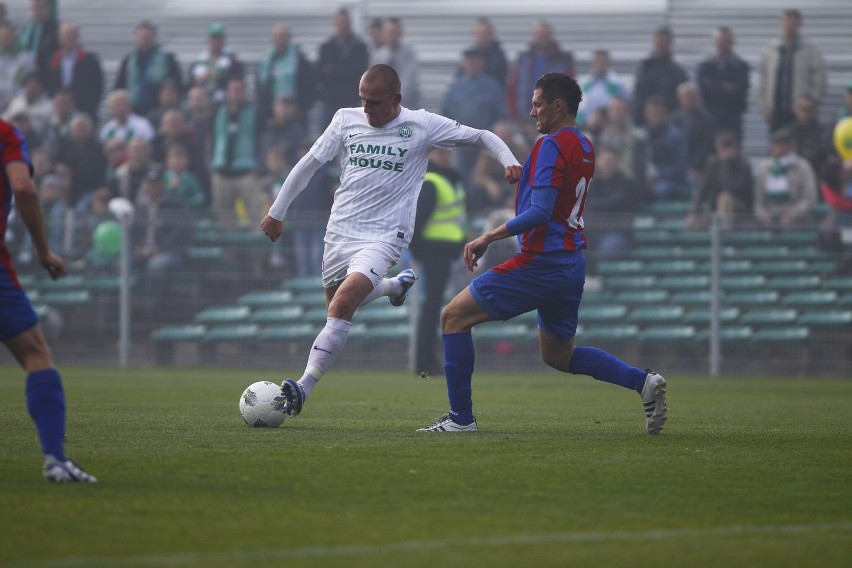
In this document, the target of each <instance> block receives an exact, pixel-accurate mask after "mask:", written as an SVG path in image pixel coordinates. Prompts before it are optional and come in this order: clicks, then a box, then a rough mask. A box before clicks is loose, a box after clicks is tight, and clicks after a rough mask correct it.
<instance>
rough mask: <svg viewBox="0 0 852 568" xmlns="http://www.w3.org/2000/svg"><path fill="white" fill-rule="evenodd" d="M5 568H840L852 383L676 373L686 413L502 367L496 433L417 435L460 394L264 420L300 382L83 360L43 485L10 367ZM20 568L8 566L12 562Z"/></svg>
mask: <svg viewBox="0 0 852 568" xmlns="http://www.w3.org/2000/svg"><path fill="white" fill-rule="evenodd" d="M0 371H2V372H1V373H0V377H2V378H0V432H2V434H0V480H2V482H0V565H2V566H15V567H17V566H28V567H29V566H84V567H90V566H109V567H112V566H252V567H254V566H259V565H263V566H266V565H286V566H347V567H348V566H406V567H407V566H429V567H434V566H441V565H446V566H489V567H490V566H569V565H571V566H575V565H576V566H582V565H589V566H607V567H610V566H639V565H654V566H685V565H688V566H690V568H695V567H700V566H768V567H769V566H771V567H775V566H796V567H800V566H820V567H823V566H840V565H845V563H846V562H848V559H849V558H850V557H852V381H848V380H834V381H832V380H817V379H807V380H795V379H771V378H754V379H742V378H740V379H710V378H706V377H675V376H672V377H667V378H668V380H669V406H670V417H669V421H668V424H667V426H666V428H665V430H664V431H663V433H662V434H661V435H660V436H657V437H652V436H648V435H647V434H646V433H645V432H644V420H643V416H642V409H641V404H640V401H639V399H638V397H637V396H636V395H635V394H632V393H630V392H628V391H626V390H624V389H620V388H617V387H613V386H611V385H606V384H602V383H599V382H596V381H593V380H590V379H588V378H584V377H574V376H568V375H559V374H557V373H544V374H538V373H531V374H526V375H517V374H516V375H511V374H494V373H480V374H478V375H477V376H476V377H475V378H474V388H475V391H474V395H475V398H476V401H477V406H476V407H475V411H476V414H477V417H478V420H479V425H480V431H479V432H478V433H476V434H457V435H440V434H423V433H415V432H414V430H415V429H416V428H418V427H420V426H423V425H425V424H427V423H428V422H429V421H430V420H431V419H432V418H434V417H435V416H437V415H438V414H440V413H442V412H443V411H445V410H446V406H447V403H446V391H445V388H444V384H443V380H431V381H427V380H418V379H414V378H410V377H409V376H408V374H406V373H395V374H394V373H379V374H376V373H362V372H346V371H343V370H335V371H333V372H331V373H330V374H329V375H328V376H327V377H326V378H325V379H323V381H322V383H321V384H320V385H319V386H318V388H317V389H316V390H315V391H314V395H313V397H312V399H311V400H310V401H309V403H308V405H307V406H306V410H305V412H304V414H303V415H302V416H299V417H298V418H295V419H289V420H287V421H286V422H285V423H284V425H283V426H282V427H281V428H279V429H273V430H262V429H260V430H255V429H251V428H248V427H246V426H245V425H244V424H243V422H242V420H241V419H240V417H239V414H238V411H237V400H238V398H239V395H240V393H241V392H242V390H243V388H245V387H246V386H247V385H248V384H249V383H251V382H254V381H255V380H261V379H266V378H271V379H274V380H278V379H279V378H280V377H279V376H278V373H256V372H247V371H243V370H239V371H235V370H230V371H229V370H222V369H215V370H181V371H161V370H129V371H119V370H110V369H65V370H64V381H65V385H66V394H67V398H68V402H69V424H68V452H69V455H71V456H72V457H74V458H75V459H76V460H78V461H79V462H81V463H82V464H83V465H84V466H85V467H86V468H87V469H88V470H89V471H91V473H93V474H95V475H97V476H98V477H99V478H100V480H101V483H99V484H98V485H95V486H53V485H48V484H46V483H45V482H43V481H42V479H41V475H40V459H39V453H38V445H37V439H36V436H35V430H34V428H33V426H32V424H31V422H30V420H29V417H28V416H27V413H26V409H25V406H24V393H23V379H22V376H21V373H20V372H19V371H18V370H16V369H12V368H11V367H5V368H2V369H0ZM4 563H5V564H4Z"/></svg>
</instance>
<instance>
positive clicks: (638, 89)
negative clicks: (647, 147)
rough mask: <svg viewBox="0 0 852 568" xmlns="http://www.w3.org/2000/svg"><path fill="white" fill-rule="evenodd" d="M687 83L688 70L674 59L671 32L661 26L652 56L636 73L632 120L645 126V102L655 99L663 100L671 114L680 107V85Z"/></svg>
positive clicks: (656, 34) (655, 38)
mask: <svg viewBox="0 0 852 568" xmlns="http://www.w3.org/2000/svg"><path fill="white" fill-rule="evenodd" d="M686 80H687V76H686V71H685V70H684V69H683V67H681V66H680V65H678V64H677V63H676V62H675V60H674V58H673V57H672V32H671V30H670V29H669V28H667V27H662V28H660V29H658V30H657V31H656V32H654V48H653V50H652V51H651V55H650V56H649V57H647V58H646V59H643V60H642V61H641V62H640V63H639V70H638V71H637V72H636V83H635V85H634V88H633V102H634V105H635V106H634V107H633V121H634V122H635V123H636V124H637V125H642V124H645V116H644V112H645V102H646V101H647V100H648V99H649V98H650V97H652V96H658V97H661V98H662V101H663V104H664V105H665V108H666V110H668V111H673V110H674V109H675V108H677V86H678V85H680V84H681V83H683V82H684V81H686Z"/></svg>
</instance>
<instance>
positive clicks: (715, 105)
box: [696, 26, 749, 141]
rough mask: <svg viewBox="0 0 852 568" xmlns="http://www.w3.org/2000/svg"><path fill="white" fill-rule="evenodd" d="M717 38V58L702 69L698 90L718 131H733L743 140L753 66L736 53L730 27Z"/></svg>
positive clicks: (707, 61) (714, 56) (703, 65)
mask: <svg viewBox="0 0 852 568" xmlns="http://www.w3.org/2000/svg"><path fill="white" fill-rule="evenodd" d="M713 39H714V42H715V44H716V55H713V56H711V57H709V58H707V59H705V60H704V61H702V62H701V64H700V65H699V66H698V72H697V77H696V81H697V83H698V89H699V90H700V91H701V99H702V100H703V101H704V106H705V107H707V111H708V112H709V113H710V116H712V117H713V121H714V122H715V123H716V129H717V130H719V131H722V130H728V131H731V132H733V133H734V134H736V136H737V139H738V140H740V141H742V137H743V114H744V113H745V111H746V107H747V104H748V103H747V101H748V88H749V65H748V63H746V62H745V61H743V59H742V58H740V57H739V56H738V55H737V54H736V53H734V51H733V46H734V34H733V33H732V32H731V29H730V28H728V27H726V26H722V27H720V28H718V29H717V30H716V33H715V34H714V35H713Z"/></svg>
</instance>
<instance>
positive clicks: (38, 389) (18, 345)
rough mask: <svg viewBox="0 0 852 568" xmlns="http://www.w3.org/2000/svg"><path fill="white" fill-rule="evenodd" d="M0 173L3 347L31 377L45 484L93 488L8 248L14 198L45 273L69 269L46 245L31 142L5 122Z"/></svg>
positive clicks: (29, 392)
mask: <svg viewBox="0 0 852 568" xmlns="http://www.w3.org/2000/svg"><path fill="white" fill-rule="evenodd" d="M0 171H2V180H0V341H2V342H3V343H4V344H5V345H6V347H7V348H8V349H9V351H11V352H12V355H14V356H15V359H16V360H17V361H18V363H19V364H20V365H21V367H23V369H24V371H26V373H27V386H26V396H27V410H28V411H29V413H30V416H31V417H32V419H33V422H35V426H36V430H37V431H38V436H39V440H40V441H41V449H42V453H43V454H44V466H43V468H42V474H43V476H44V478H45V479H46V480H48V481H53V482H57V483H74V482H76V483H94V482H96V481H97V479H95V478H94V477H92V476H91V475H89V474H88V473H86V472H85V471H83V470H82V468H80V466H78V465H77V464H76V463H74V462H73V461H72V460H70V459H68V457H66V456H65V450H64V444H65V393H64V391H63V389H62V379H61V378H60V376H59V372H58V371H57V370H56V368H55V367H54V365H53V358H52V356H51V354H50V349H49V348H48V346H47V342H46V341H45V340H44V335H43V334H42V331H41V327H40V326H39V325H38V318H37V317H36V314H35V311H33V308H32V305H31V304H30V301H29V299H28V298H27V295H26V294H25V293H24V291H23V290H22V289H21V284H20V282H18V277H17V275H16V274H15V269H14V268H13V267H12V258H11V255H10V254H9V249H8V248H7V247H6V242H5V235H6V224H7V222H8V219H9V212H10V210H11V208H12V197H13V195H14V198H15V205H16V208H17V211H18V213H19V214H20V216H21V218H22V219H23V221H24V224H25V225H26V227H27V230H28V231H29V233H30V236H31V237H32V241H33V247H34V248H35V252H36V255H37V257H38V260H39V262H40V263H41V265H42V267H44V269H45V270H47V273H48V274H49V275H50V277H51V278H53V279H54V280H56V279H57V278H61V277H62V276H64V275H65V274H66V269H65V263H64V262H63V260H62V259H61V258H59V257H58V256H57V255H55V254H54V253H53V252H51V251H50V249H49V248H48V245H47V237H46V236H45V231H44V217H43V215H42V212H41V204H40V202H39V196H38V193H37V191H36V188H35V184H34V183H33V180H32V173H33V166H32V162H31V161H30V156H29V151H28V150H27V143H26V140H24V137H23V135H22V134H21V132H20V131H19V130H18V129H17V128H15V127H14V126H12V125H11V124H9V123H8V122H6V121H4V120H0Z"/></svg>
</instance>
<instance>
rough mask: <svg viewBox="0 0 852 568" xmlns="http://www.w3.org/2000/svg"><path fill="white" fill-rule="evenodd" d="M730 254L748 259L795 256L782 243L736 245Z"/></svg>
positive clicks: (776, 258)
mask: <svg viewBox="0 0 852 568" xmlns="http://www.w3.org/2000/svg"><path fill="white" fill-rule="evenodd" d="M731 256H738V257H742V258H747V259H749V260H754V261H760V260H780V259H784V258H790V257H791V256H792V257H795V256H796V255H791V254H790V249H789V248H788V247H786V246H783V245H765V246H743V247H736V248H735V249H734V250H733V251H731Z"/></svg>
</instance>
